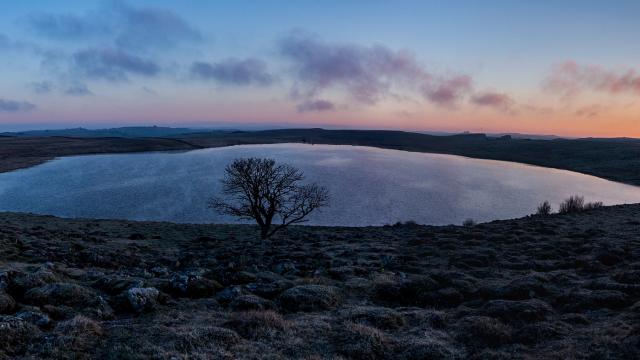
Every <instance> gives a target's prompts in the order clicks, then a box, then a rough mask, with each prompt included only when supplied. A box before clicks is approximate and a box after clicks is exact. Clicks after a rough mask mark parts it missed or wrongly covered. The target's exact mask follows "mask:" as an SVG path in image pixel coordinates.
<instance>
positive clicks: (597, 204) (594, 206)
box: [584, 201, 604, 210]
mask: <svg viewBox="0 0 640 360" xmlns="http://www.w3.org/2000/svg"><path fill="white" fill-rule="evenodd" d="M603 206H604V204H603V203H602V201H595V202H590V203H586V204H585V205H584V210H591V209H597V208H601V207H603Z"/></svg>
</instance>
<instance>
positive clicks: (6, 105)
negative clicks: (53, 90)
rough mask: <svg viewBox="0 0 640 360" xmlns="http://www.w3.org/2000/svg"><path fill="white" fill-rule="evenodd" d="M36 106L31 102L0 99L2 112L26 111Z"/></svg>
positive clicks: (0, 110)
mask: <svg viewBox="0 0 640 360" xmlns="http://www.w3.org/2000/svg"><path fill="white" fill-rule="evenodd" d="M35 108H36V106H35V105H33V104H32V103H30V102H26V101H14V100H6V99H0V112H11V113H16V112H26V111H31V110H33V109H35Z"/></svg>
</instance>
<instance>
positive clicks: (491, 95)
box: [471, 92, 515, 111]
mask: <svg viewBox="0 0 640 360" xmlns="http://www.w3.org/2000/svg"><path fill="white" fill-rule="evenodd" d="M471 103H473V104H475V105H478V106H487V107H492V108H495V109H498V110H502V111H509V110H511V108H512V107H513V106H514V104H515V101H514V100H513V99H512V98H511V97H510V96H509V95H507V94H501V93H497V92H484V93H481V94H476V95H474V96H473V97H471Z"/></svg>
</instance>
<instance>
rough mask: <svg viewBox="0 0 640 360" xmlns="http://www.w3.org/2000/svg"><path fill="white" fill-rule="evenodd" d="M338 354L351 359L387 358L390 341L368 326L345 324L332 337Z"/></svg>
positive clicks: (380, 332)
mask: <svg viewBox="0 0 640 360" xmlns="http://www.w3.org/2000/svg"><path fill="white" fill-rule="evenodd" d="M333 342H334V343H335V344H336V348H337V350H338V352H339V353H341V354H343V355H346V356H347V357H349V358H351V359H381V358H387V357H388V356H389V355H391V354H390V351H391V340H390V339H389V338H388V337H387V336H386V335H385V333H384V332H382V331H380V330H378V329H376V328H372V327H370V326H366V325H362V324H355V323H349V322H347V323H345V324H344V325H343V326H341V327H340V328H339V329H338V331H337V332H336V333H335V335H334V341H333Z"/></svg>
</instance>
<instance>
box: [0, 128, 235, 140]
mask: <svg viewBox="0 0 640 360" xmlns="http://www.w3.org/2000/svg"><path fill="white" fill-rule="evenodd" d="M208 132H211V131H210V130H203V129H190V128H172V127H162V126H128V127H118V128H110V129H93V130H92V129H85V128H81V127H80V128H73V129H59V130H29V131H19V132H5V133H1V134H0V136H18V137H48V136H68V137H79V138H97V137H124V138H145V137H174V136H180V135H187V134H192V133H208ZM221 132H224V131H221Z"/></svg>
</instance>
